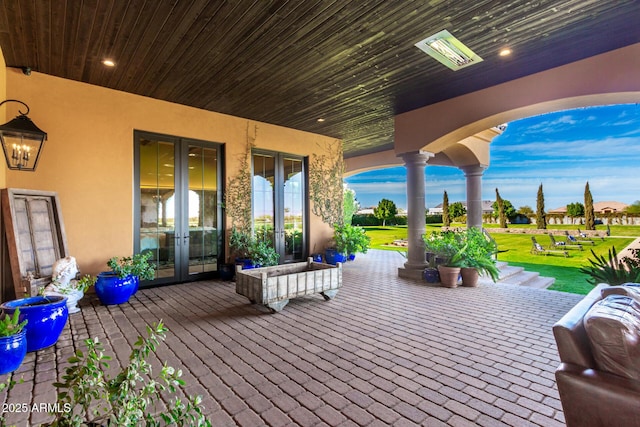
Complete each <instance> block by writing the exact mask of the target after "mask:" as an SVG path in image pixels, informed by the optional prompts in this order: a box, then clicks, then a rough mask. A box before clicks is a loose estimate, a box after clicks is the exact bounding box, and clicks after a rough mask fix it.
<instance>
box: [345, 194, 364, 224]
mask: <svg viewBox="0 0 640 427" xmlns="http://www.w3.org/2000/svg"><path fill="white" fill-rule="evenodd" d="M359 209H360V203H358V200H356V192H355V191H354V190H352V189H351V188H349V187H347V186H346V185H345V186H344V200H343V202H342V213H343V216H344V223H345V225H351V221H352V220H353V215H354V214H355V213H356V212H358V210H359Z"/></svg>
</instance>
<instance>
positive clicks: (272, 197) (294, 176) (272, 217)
mask: <svg viewBox="0 0 640 427" xmlns="http://www.w3.org/2000/svg"><path fill="white" fill-rule="evenodd" d="M252 160H253V162H252V165H253V188H252V194H253V200H252V208H253V230H254V233H255V236H256V238H257V239H259V240H263V241H266V242H269V243H270V244H272V245H273V247H274V248H275V250H276V252H278V254H279V255H280V263H285V262H291V261H300V260H303V259H304V248H305V239H304V236H305V221H306V217H305V215H304V212H305V209H306V205H305V194H306V193H305V172H304V161H303V159H301V158H296V157H293V156H289V155H285V154H282V153H263V152H255V153H253V159H252Z"/></svg>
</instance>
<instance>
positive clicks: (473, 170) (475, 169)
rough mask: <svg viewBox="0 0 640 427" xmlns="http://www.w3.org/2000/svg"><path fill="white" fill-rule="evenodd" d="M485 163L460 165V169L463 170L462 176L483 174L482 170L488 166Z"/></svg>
mask: <svg viewBox="0 0 640 427" xmlns="http://www.w3.org/2000/svg"><path fill="white" fill-rule="evenodd" d="M488 167H489V166H487V165H470V166H461V167H460V169H461V170H462V171H463V172H464V176H478V175H483V174H484V171H485V170H486V169H487V168H488Z"/></svg>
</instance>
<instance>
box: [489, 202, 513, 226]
mask: <svg viewBox="0 0 640 427" xmlns="http://www.w3.org/2000/svg"><path fill="white" fill-rule="evenodd" d="M491 207H492V208H493V216H494V218H500V210H499V207H498V202H497V201H495V202H493V205H491ZM502 209H503V210H504V216H505V217H506V218H507V219H508V220H509V221H511V220H513V219H514V218H515V217H516V215H518V212H516V208H514V207H513V204H511V202H510V201H509V200H507V199H502Z"/></svg>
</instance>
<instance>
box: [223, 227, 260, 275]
mask: <svg viewBox="0 0 640 427" xmlns="http://www.w3.org/2000/svg"><path fill="white" fill-rule="evenodd" d="M253 243H254V242H253V237H252V236H251V234H249V233H246V232H242V231H240V229H238V228H237V227H232V228H231V234H230V235H229V249H230V250H231V258H232V259H234V260H235V264H236V265H238V264H240V265H242V268H251V266H252V264H251V262H250V260H251V255H250V253H251V246H252V245H253Z"/></svg>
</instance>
